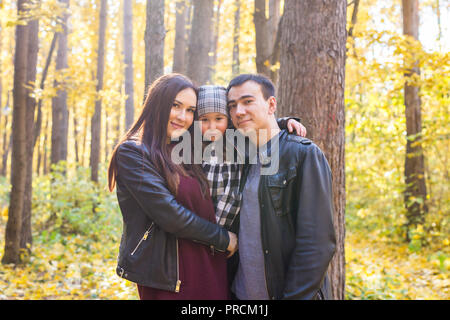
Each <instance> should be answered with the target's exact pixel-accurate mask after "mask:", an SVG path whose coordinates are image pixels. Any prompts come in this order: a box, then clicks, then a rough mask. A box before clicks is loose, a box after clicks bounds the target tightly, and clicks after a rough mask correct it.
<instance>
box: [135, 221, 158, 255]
mask: <svg viewBox="0 0 450 320" xmlns="http://www.w3.org/2000/svg"><path fill="white" fill-rule="evenodd" d="M154 226H155V223H154V222H152V224H151V225H150V227H148V229H147V231H145V233H144V235H143V236H142V238H141V239H140V240H139V242H138V244H137V245H136V247H135V248H134V249H133V251H131V253H130V255H132V256H133V255H134V254H135V253H136V251H137V249H138V248H139V247H140V246H141V245H142V243H143V242H144V241H145V240H147V238H148V236H149V234H150V232H152V230H153V227H154Z"/></svg>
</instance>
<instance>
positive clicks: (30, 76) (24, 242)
mask: <svg viewBox="0 0 450 320" xmlns="http://www.w3.org/2000/svg"><path fill="white" fill-rule="evenodd" d="M28 28H29V29H28V58H27V83H28V85H32V86H33V87H34V86H35V82H36V66H37V58H38V51H39V38H38V33H39V20H37V19H35V20H32V21H30V22H28ZM31 91H32V90H30V89H29V90H28V96H27V111H26V157H27V164H26V179H25V193H24V204H23V212H22V232H21V238H20V248H21V249H24V250H25V251H26V252H27V253H31V244H32V236H31V199H32V181H33V151H34V114H35V109H36V99H35V98H33V97H32V95H31Z"/></svg>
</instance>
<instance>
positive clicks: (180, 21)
mask: <svg viewBox="0 0 450 320" xmlns="http://www.w3.org/2000/svg"><path fill="white" fill-rule="evenodd" d="M175 10H176V22H175V46H174V48H173V67H172V71H173V72H177V73H185V70H186V63H185V60H184V58H185V55H186V13H187V10H186V1H185V0H178V1H177V3H176V8H175Z"/></svg>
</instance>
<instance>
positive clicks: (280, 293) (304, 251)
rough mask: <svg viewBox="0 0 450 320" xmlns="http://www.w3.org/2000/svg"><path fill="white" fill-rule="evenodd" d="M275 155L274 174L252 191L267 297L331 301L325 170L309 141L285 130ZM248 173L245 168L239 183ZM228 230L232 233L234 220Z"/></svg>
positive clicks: (233, 264)
mask: <svg viewBox="0 0 450 320" xmlns="http://www.w3.org/2000/svg"><path fill="white" fill-rule="evenodd" d="M270 153H271V152H270V151H269V152H268V153H267V154H269V155H270ZM279 155H280V156H279V169H278V172H277V173H275V174H271V175H261V177H260V182H259V187H258V197H259V205H260V212H261V239H262V248H263V251H264V264H265V275H266V284H267V290H268V293H269V297H270V298H271V299H331V294H330V291H331V290H330V288H329V281H328V279H327V276H326V274H327V269H328V265H329V263H330V261H331V258H332V257H333V254H334V251H335V243H336V240H335V232H334V228H333V202H332V199H333V196H332V188H331V186H332V185H331V170H330V168H329V165H328V162H327V160H326V158H325V156H324V154H323V153H322V151H321V150H320V149H319V147H317V146H316V145H315V144H314V143H312V141H311V140H309V139H306V138H302V137H299V136H296V135H291V134H288V133H287V131H285V130H282V131H281V132H280V134H279ZM274 156H275V157H276V156H277V155H276V154H275V155H274ZM260 159H261V163H262V164H263V166H264V164H265V163H266V164H268V165H270V161H269V158H268V157H265V156H264V155H260ZM248 169H249V166H248V165H246V166H245V168H244V174H243V179H242V183H243V184H244V183H245V179H246V175H247V173H248ZM243 184H242V185H243ZM242 185H241V186H242ZM231 231H233V232H235V233H238V231H239V219H235V222H234V224H233V226H232V228H231ZM238 262H239V251H238V252H237V253H236V254H235V255H234V256H233V257H232V258H230V259H229V266H228V267H229V268H228V271H229V280H230V281H233V279H234V275H235V273H236V271H237V266H238Z"/></svg>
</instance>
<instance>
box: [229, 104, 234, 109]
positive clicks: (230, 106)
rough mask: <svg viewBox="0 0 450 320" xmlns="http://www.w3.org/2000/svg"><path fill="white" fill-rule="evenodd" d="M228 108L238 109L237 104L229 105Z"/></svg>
mask: <svg viewBox="0 0 450 320" xmlns="http://www.w3.org/2000/svg"><path fill="white" fill-rule="evenodd" d="M228 108H230V109H231V108H236V105H235V104H229V105H228Z"/></svg>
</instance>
